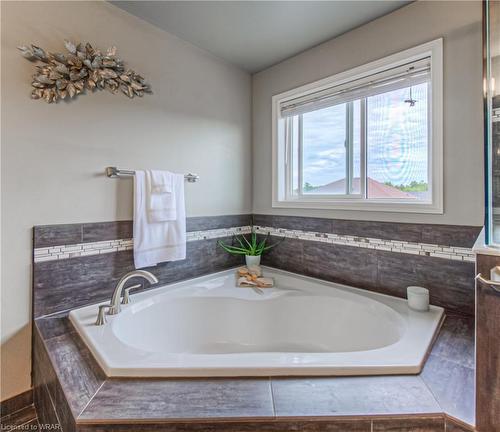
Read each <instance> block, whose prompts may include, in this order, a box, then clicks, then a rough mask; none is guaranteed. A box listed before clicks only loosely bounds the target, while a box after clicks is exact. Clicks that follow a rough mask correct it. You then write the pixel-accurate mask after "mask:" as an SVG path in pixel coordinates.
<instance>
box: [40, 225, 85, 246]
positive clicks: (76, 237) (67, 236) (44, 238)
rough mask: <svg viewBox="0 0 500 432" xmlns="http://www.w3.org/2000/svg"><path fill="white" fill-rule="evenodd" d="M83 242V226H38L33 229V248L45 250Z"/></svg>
mask: <svg viewBox="0 0 500 432" xmlns="http://www.w3.org/2000/svg"><path fill="white" fill-rule="evenodd" d="M81 242H82V224H61V225H38V226H35V227H34V228H33V247H34V248H43V247H51V246H59V245H70V244H75V243H81Z"/></svg>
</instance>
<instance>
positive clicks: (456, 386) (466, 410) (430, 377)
mask: <svg viewBox="0 0 500 432" xmlns="http://www.w3.org/2000/svg"><path fill="white" fill-rule="evenodd" d="M420 376H421V377H422V379H423V380H424V382H425V383H426V384H427V386H428V387H429V389H430V390H431V391H432V393H433V394H434V396H435V397H436V399H437V400H438V401H439V404H440V405H441V407H442V408H443V410H444V411H445V412H446V413H447V414H449V415H452V416H453V417H456V418H458V419H460V420H462V421H464V422H466V423H470V424H473V423H474V369H472V368H468V367H464V366H461V365H460V364H459V363H456V362H453V361H450V360H447V359H446V358H444V357H442V356H437V355H434V354H433V353H431V355H430V356H429V357H428V359H427V362H426V363H425V366H424V369H423V371H422V373H421V374H420Z"/></svg>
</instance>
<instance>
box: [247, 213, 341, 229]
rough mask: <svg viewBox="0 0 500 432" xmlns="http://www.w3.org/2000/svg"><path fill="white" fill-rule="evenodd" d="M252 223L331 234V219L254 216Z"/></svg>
mask: <svg viewBox="0 0 500 432" xmlns="http://www.w3.org/2000/svg"><path fill="white" fill-rule="evenodd" d="M253 223H254V225H259V226H268V227H274V228H284V229H296V230H302V231H315V232H321V233H331V232H332V219H326V218H315V217H301V216H279V215H258V214H254V215H253Z"/></svg>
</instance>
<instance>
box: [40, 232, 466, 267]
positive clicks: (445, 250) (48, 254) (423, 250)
mask: <svg viewBox="0 0 500 432" xmlns="http://www.w3.org/2000/svg"><path fill="white" fill-rule="evenodd" d="M253 228H254V230H255V232H257V233H260V234H270V235H274V236H279V237H286V238H293V239H299V240H308V241H317V242H322V243H330V244H340V245H346V246H353V247H361V248H365V249H374V250H384V251H389V252H396V253H404V254H412V255H422V256H431V257H435V258H444V259H451V260H456V261H468V262H474V261H475V255H474V253H473V252H472V249H469V248H461V247H455V246H442V245H437V244H428V243H415V242H407V241H400V240H382V239H377V238H370V237H357V236H349V235H339V234H328V233H319V232H315V231H302V230H290V229H284V228H273V227H265V226H257V225H255V226H254V227H253ZM250 232H252V227H251V226H249V225H247V226H240V227H231V228H221V229H213V230H205V231H191V232H188V233H187V236H186V239H187V241H188V242H190V241H197V240H207V239H215V238H222V237H229V236H232V235H235V234H249V233H250ZM133 248H134V242H133V239H120V240H109V241H100V242H93V243H78V244H72V245H61V246H52V247H48V248H37V249H35V250H34V261H35V262H36V263H37V262H44V261H55V260H61V259H68V258H75V257H82V256H91V255H99V254H105V253H112V252H119V251H125V250H132V249H133Z"/></svg>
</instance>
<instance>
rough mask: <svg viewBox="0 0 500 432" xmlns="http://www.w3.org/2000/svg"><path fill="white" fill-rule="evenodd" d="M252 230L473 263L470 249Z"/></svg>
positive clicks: (473, 259)
mask: <svg viewBox="0 0 500 432" xmlns="http://www.w3.org/2000/svg"><path fill="white" fill-rule="evenodd" d="M253 228H254V230H255V232H257V233H260V234H270V235H274V236H278V237H286V238H293V239H299V240H309V241H317V242H323V243H330V244H340V245H346V246H354V247H361V248H365V249H375V250H384V251H389V252H397V253H405V254H412V255H423V256H431V257H436V258H445V259H451V260H456V261H469V262H475V260H476V259H475V254H474V253H473V252H472V249H469V248H461V247H455V246H440V245H436V244H428V243H413V242H407V241H400V240H382V239H377V238H370V237H356V236H348V235H339V234H327V233H319V232H314V231H301V230H290V229H284V228H273V227H264V226H257V225H254V227H253Z"/></svg>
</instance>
